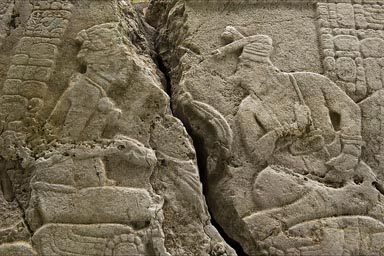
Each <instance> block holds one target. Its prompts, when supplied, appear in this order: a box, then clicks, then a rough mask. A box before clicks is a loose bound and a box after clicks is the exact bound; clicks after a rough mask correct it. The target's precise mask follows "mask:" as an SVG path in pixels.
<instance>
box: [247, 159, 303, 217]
mask: <svg viewBox="0 0 384 256" xmlns="http://www.w3.org/2000/svg"><path fill="white" fill-rule="evenodd" d="M304 182H305V181H304V178H302V177H301V176H300V175H296V174H291V173H287V172H284V171H279V170H276V169H274V168H273V167H271V166H268V167H267V168H265V169H264V170H262V171H261V172H260V173H259V174H258V176H257V177H256V179H255V182H254V183H253V198H254V200H255V203H256V205H257V206H258V207H259V208H261V209H268V208H274V207H281V206H284V205H287V204H290V203H293V202H294V201H296V200H298V199H299V198H301V197H302V196H303V194H304V192H305V191H306V187H305V185H304Z"/></svg>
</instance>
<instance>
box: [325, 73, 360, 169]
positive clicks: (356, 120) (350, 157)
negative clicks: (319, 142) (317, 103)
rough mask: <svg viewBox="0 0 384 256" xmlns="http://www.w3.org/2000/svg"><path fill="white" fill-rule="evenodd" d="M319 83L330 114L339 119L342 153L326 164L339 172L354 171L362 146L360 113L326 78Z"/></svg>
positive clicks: (351, 101) (352, 102)
mask: <svg viewBox="0 0 384 256" xmlns="http://www.w3.org/2000/svg"><path fill="white" fill-rule="evenodd" d="M322 80H323V81H321V83H320V85H321V90H322V93H323V95H324V99H325V101H326V106H327V107H328V109H329V110H330V112H333V113H337V114H338V115H339V117H340V132H341V142H342V152H341V154H340V155H339V156H338V157H335V158H333V159H331V160H330V161H329V162H328V163H327V164H328V165H329V166H333V167H334V168H335V169H337V170H339V171H347V170H351V169H354V167H355V166H356V165H357V163H358V161H359V158H360V155H361V146H362V144H363V141H362V137H361V111H360V108H359V106H358V105H357V104H356V103H355V102H354V101H353V100H352V99H351V98H349V97H348V96H347V95H346V94H345V93H344V92H343V91H342V90H341V89H340V88H339V87H338V86H337V85H336V84H334V83H333V82H332V81H331V80H329V79H328V78H325V77H324V78H323V79H322Z"/></svg>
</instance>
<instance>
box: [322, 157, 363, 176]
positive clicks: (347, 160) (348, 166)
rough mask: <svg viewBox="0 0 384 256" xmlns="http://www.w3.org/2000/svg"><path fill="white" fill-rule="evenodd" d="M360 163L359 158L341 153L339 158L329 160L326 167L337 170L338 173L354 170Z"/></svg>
mask: <svg viewBox="0 0 384 256" xmlns="http://www.w3.org/2000/svg"><path fill="white" fill-rule="evenodd" d="M358 162H359V158H358V157H357V156H353V155H350V154H346V153H341V154H340V155H338V156H337V157H334V158H332V159H331V160H329V161H328V162H327V163H326V165H328V166H330V167H333V168H335V169H336V170H337V171H340V172H346V171H350V170H353V169H354V168H355V167H356V165H357V164H358Z"/></svg>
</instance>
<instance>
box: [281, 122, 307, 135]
mask: <svg viewBox="0 0 384 256" xmlns="http://www.w3.org/2000/svg"><path fill="white" fill-rule="evenodd" d="M275 132H276V133H277V135H278V136H279V137H285V136H300V135H302V134H303V131H302V130H301V129H300V128H299V126H298V124H297V122H294V123H292V124H287V123H284V124H283V125H282V126H280V127H278V128H276V129H275Z"/></svg>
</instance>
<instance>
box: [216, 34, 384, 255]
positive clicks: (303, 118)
mask: <svg viewBox="0 0 384 256" xmlns="http://www.w3.org/2000/svg"><path fill="white" fill-rule="evenodd" d="M223 36H224V37H225V39H227V40H228V41H232V43H229V44H228V45H226V46H224V47H222V48H220V49H218V50H216V51H214V52H213V54H214V55H215V56H216V57H220V56H223V55H224V54H226V53H228V52H230V51H234V50H238V49H242V53H241V55H240V57H239V63H238V67H237V71H236V74H235V75H234V76H233V77H232V80H233V81H235V82H237V83H238V84H240V85H241V86H243V87H244V88H245V89H246V90H247V91H248V93H249V95H248V96H247V97H246V98H245V99H244V100H243V101H242V102H241V105H240V107H239V110H238V112H237V115H236V116H237V121H238V126H239V129H240V132H241V136H242V139H243V144H244V146H245V148H246V151H247V153H248V155H249V157H250V159H251V161H252V162H253V163H254V166H255V169H256V170H257V174H256V175H255V176H254V177H255V179H254V181H253V182H252V183H253V192H252V193H253V199H254V202H255V205H256V206H255V207H256V209H257V210H256V212H255V213H251V214H249V215H248V216H245V217H244V218H243V221H244V222H245V223H246V225H247V227H248V228H249V230H250V232H251V234H252V236H253V239H254V240H255V241H256V243H257V244H258V245H259V246H260V247H261V248H262V247H265V248H267V250H269V251H267V253H269V254H274V253H278V254H279V255H285V254H290V253H296V254H294V255H325V254H327V253H335V250H333V249H332V248H331V247H332V246H331V245H332V243H334V244H338V245H339V246H340V247H341V249H340V250H341V254H340V255H344V254H342V253H343V251H344V252H345V251H348V252H349V253H352V254H353V253H358V254H359V253H360V254H364V253H365V252H364V251H363V249H362V248H363V247H364V246H362V247H359V248H357V249H356V248H355V249H354V248H352V247H353V246H351V244H350V243H351V242H350V241H349V242H348V241H346V240H345V239H346V238H345V235H344V234H345V233H346V232H347V231H346V230H347V228H351V229H358V230H359V228H361V227H362V225H372V226H375V231H372V232H371V231H369V232H368V231H367V233H369V234H365V235H366V236H367V237H369V238H367V239H370V243H371V247H370V248H372V250H373V251H372V252H379V251H380V250H382V248H383V245H382V244H383V239H384V238H383V236H382V235H381V236H377V235H376V234H383V232H384V225H383V223H382V221H383V220H382V219H380V217H377V216H380V215H381V216H382V212H381V211H382V210H380V202H379V199H378V198H382V195H381V194H380V192H379V191H378V190H377V189H376V187H375V185H376V184H377V183H378V181H377V180H376V175H375V174H374V173H373V172H372V170H371V169H370V168H369V167H368V166H367V165H366V164H365V163H364V162H362V161H361V160H360V154H361V147H362V145H363V143H362V138H361V120H360V119H361V113H360V109H359V107H358V105H357V104H356V103H354V102H353V101H352V100H351V99H350V98H349V97H348V96H347V95H346V94H345V93H344V92H343V91H342V90H341V89H340V88H338V87H337V86H336V85H335V84H334V83H333V82H332V81H330V80H329V79H328V78H326V77H324V76H321V75H318V74H314V73H309V72H298V73H284V72H281V71H279V70H278V69H277V68H276V67H275V66H274V65H273V64H272V63H271V61H270V54H271V52H272V49H273V47H272V39H271V38H270V37H268V36H266V35H255V36H250V37H243V36H242V35H241V34H240V33H238V32H237V31H236V30H235V29H234V28H232V27H228V28H227V30H226V32H225V33H224V35H223ZM235 39H237V40H235ZM347 216H348V217H347ZM334 217H337V218H338V219H335V218H334ZM346 223H349V224H346ZM362 223H366V224H362ZM367 223H368V224H367ZM348 225H350V226H348ZM315 229H318V230H323V235H322V236H321V235H319V234H317V235H315V231H314V230H315ZM335 230H338V232H339V231H340V230H341V231H342V232H344V233H342V235H341V237H337V236H336V235H334V233H335ZM311 232H312V233H311ZM354 232H355V231H354ZM364 232H365V231H362V229H360V230H359V231H356V232H355V233H353V236H355V238H354V239H356V241H359V242H358V243H360V242H362V241H360V240H361V236H360V235H361V234H363V233H364ZM370 232H371V233H370ZM329 234H333V235H331V236H327V235H329ZM375 235H376V236H375ZM316 236H318V237H316ZM302 237H306V238H302ZM308 237H310V238H312V240H311V239H309V238H308ZM307 238H308V239H307ZM316 239H317V240H316ZM338 239H339V240H338ZM314 241H318V243H317V245H316V246H315V245H314ZM271 248H272V249H271ZM367 248H369V247H367ZM273 250H274V251H273ZM295 250H296V251H295ZM306 253H307V254H306ZM311 253H312V254H311ZM327 255H328V254H327ZM346 255H349V254H346Z"/></svg>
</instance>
